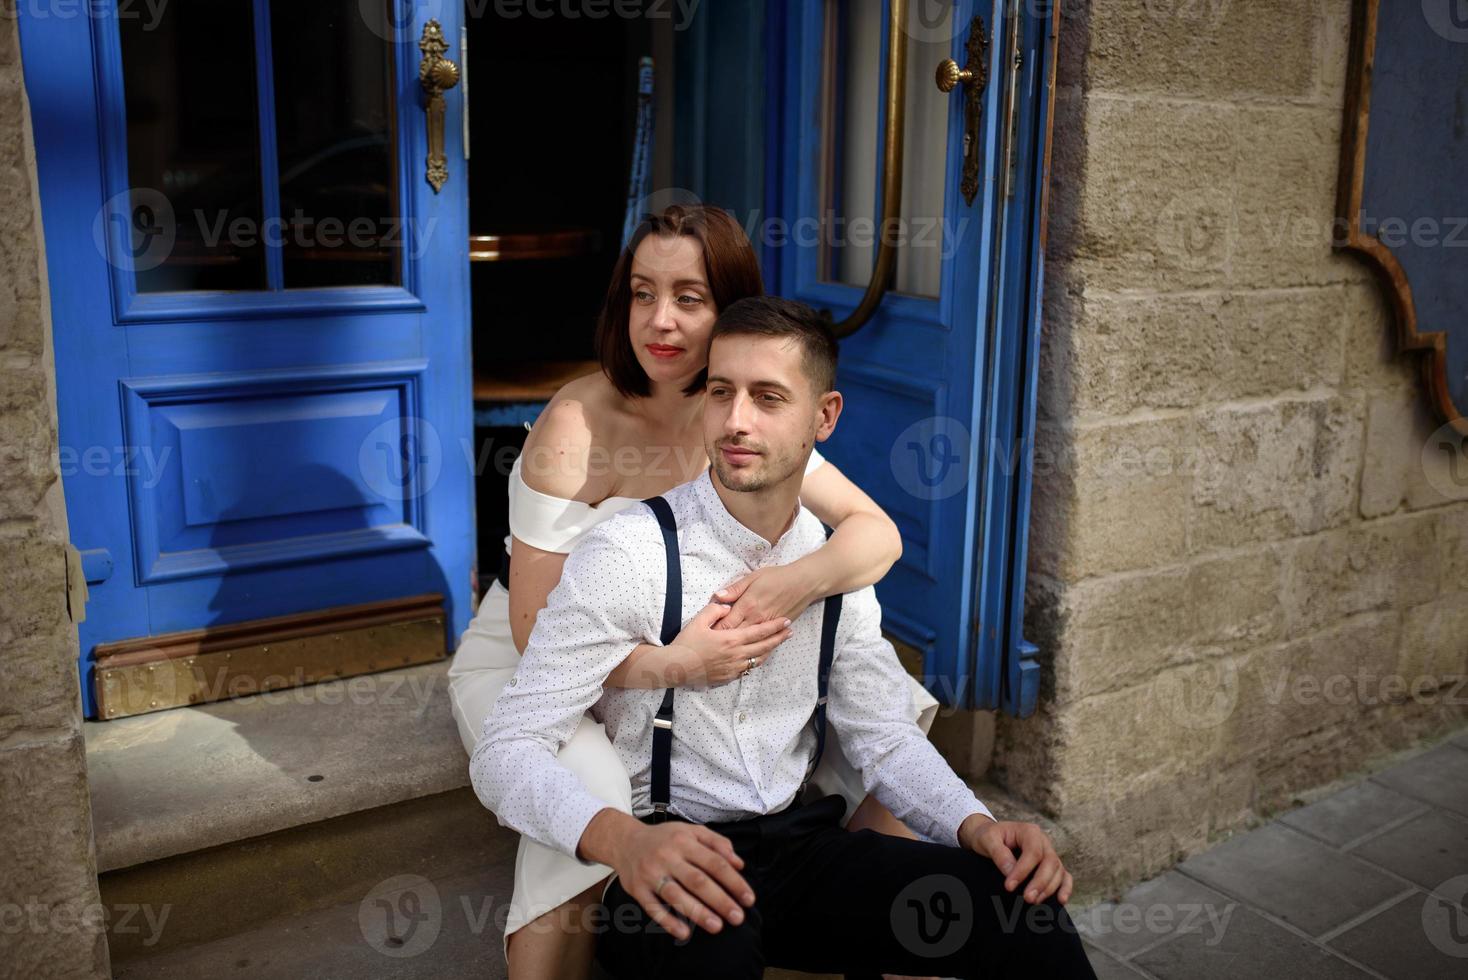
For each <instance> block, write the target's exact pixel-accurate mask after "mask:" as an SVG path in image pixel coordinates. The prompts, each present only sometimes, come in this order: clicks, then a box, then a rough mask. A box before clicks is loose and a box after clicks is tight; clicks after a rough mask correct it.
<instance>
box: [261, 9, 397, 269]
mask: <svg viewBox="0 0 1468 980" xmlns="http://www.w3.org/2000/svg"><path fill="white" fill-rule="evenodd" d="M390 2H392V0H377V2H375V3H374V2H371V0H311V2H309V3H303V2H299V0H298V2H293V3H281V2H276V3H272V4H271V5H270V17H271V31H270V33H271V46H272V49H273V50H272V58H273V66H274V74H275V118H276V145H277V148H278V154H279V160H280V213H281V218H282V222H283V226H282V227H283V234H282V236H281V237H282V244H283V258H284V265H285V286H286V288H287V289H290V288H298V287H304V286H347V285H362V284H396V283H397V282H398V281H399V278H400V277H399V274H398V270H399V267H400V262H399V254H400V252H401V249H402V244H403V234H404V233H403V229H402V228H401V227H400V222H399V218H398V215H399V210H398V194H397V162H396V159H395V156H396V155H395V153H394V143H395V139H396V135H395V132H394V126H393V121H394V117H393V96H392V86H393V68H392V58H391V53H392V52H391V47H390V45H389V44H388V42H387V40H386V38H388V37H391V36H392V33H391V31H390V30H389V28H388V23H387V16H388V11H387V5H388V3H390ZM369 20H370V21H371V22H370V23H369Z"/></svg>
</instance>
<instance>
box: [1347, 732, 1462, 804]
mask: <svg viewBox="0 0 1468 980" xmlns="http://www.w3.org/2000/svg"><path fill="white" fill-rule="evenodd" d="M1371 778H1372V779H1373V780H1374V781H1375V782H1378V783H1380V784H1381V785H1383V786H1385V787H1387V788H1388V789H1394V790H1396V791H1397V792H1398V793H1402V794H1403V795H1405V796H1411V797H1415V798H1416V799H1419V800H1426V801H1427V802H1428V803H1432V804H1434V805H1436V806H1440V807H1442V808H1443V809H1445V810H1452V811H1453V812H1454V813H1461V814H1463V815H1464V816H1468V753H1464V752H1462V751H1461V750H1459V749H1458V748H1457V747H1456V746H1453V745H1439V746H1438V747H1437V748H1435V749H1430V750H1428V751H1426V752H1424V753H1422V754H1421V755H1419V756H1415V757H1413V758H1411V759H1408V760H1407V761H1406V762H1403V763H1399V764H1398V765H1395V766H1392V767H1391V768H1390V769H1387V770H1386V771H1384V772H1379V773H1377V774H1376V775H1375V776H1372V777H1371Z"/></svg>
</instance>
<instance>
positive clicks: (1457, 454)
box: [1422, 422, 1468, 499]
mask: <svg viewBox="0 0 1468 980" xmlns="http://www.w3.org/2000/svg"><path fill="white" fill-rule="evenodd" d="M1422 472H1423V473H1424V474H1425V475H1426V476H1427V482H1428V484H1429V485H1430V486H1431V487H1432V489H1434V490H1436V491H1437V492H1438V493H1440V494H1442V495H1443V496H1444V497H1448V498H1450V499H1461V498H1463V497H1464V496H1468V436H1462V435H1459V434H1458V431H1457V430H1456V429H1454V428H1453V424H1452V423H1451V422H1449V423H1448V424H1447V425H1444V426H1442V427H1441V428H1439V429H1438V430H1437V431H1436V432H1434V433H1433V434H1432V435H1431V436H1428V438H1427V442H1425V443H1423V445H1422Z"/></svg>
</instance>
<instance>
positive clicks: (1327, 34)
mask: <svg viewBox="0 0 1468 980" xmlns="http://www.w3.org/2000/svg"><path fill="white" fill-rule="evenodd" d="M1351 3H1352V0H1321V4H1320V16H1321V24H1320V40H1319V43H1318V44H1317V46H1316V52H1317V54H1318V55H1319V58H1320V71H1319V72H1318V73H1317V75H1316V83H1317V88H1316V92H1315V98H1316V101H1318V102H1321V103H1323V104H1325V105H1331V106H1342V107H1343V106H1344V105H1345V102H1346V65H1347V62H1348V60H1349V57H1350V48H1351Z"/></svg>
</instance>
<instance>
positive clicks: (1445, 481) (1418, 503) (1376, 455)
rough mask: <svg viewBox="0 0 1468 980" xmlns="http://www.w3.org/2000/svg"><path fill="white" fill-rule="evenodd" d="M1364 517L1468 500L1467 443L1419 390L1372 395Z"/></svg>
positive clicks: (1363, 473)
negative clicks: (1444, 422)
mask: <svg viewBox="0 0 1468 980" xmlns="http://www.w3.org/2000/svg"><path fill="white" fill-rule="evenodd" d="M1370 399H1371V400H1370V402H1369V403H1368V404H1367V409H1366V459H1365V464H1364V465H1363V467H1362V470H1361V516H1362V517H1367V518H1370V517H1380V516H1382V515H1385V514H1391V513H1393V512H1395V511H1396V510H1397V509H1398V508H1400V507H1402V506H1403V505H1405V506H1406V507H1407V508H1408V509H1410V510H1423V509H1426V508H1428V507H1441V506H1443V505H1444V504H1451V503H1456V502H1461V501H1468V446H1465V445H1464V443H1463V440H1462V439H1461V438H1459V437H1458V436H1457V435H1456V434H1454V433H1452V432H1451V431H1449V429H1448V428H1447V427H1446V426H1441V425H1440V424H1439V423H1438V420H1437V419H1436V418H1435V417H1434V416H1433V414H1432V411H1431V409H1430V408H1429V407H1428V405H1427V402H1426V400H1425V399H1424V398H1423V397H1422V395H1421V393H1420V392H1419V391H1416V390H1414V389H1412V388H1399V389H1394V390H1390V391H1385V392H1381V393H1379V394H1374V395H1371V396H1370Z"/></svg>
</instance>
